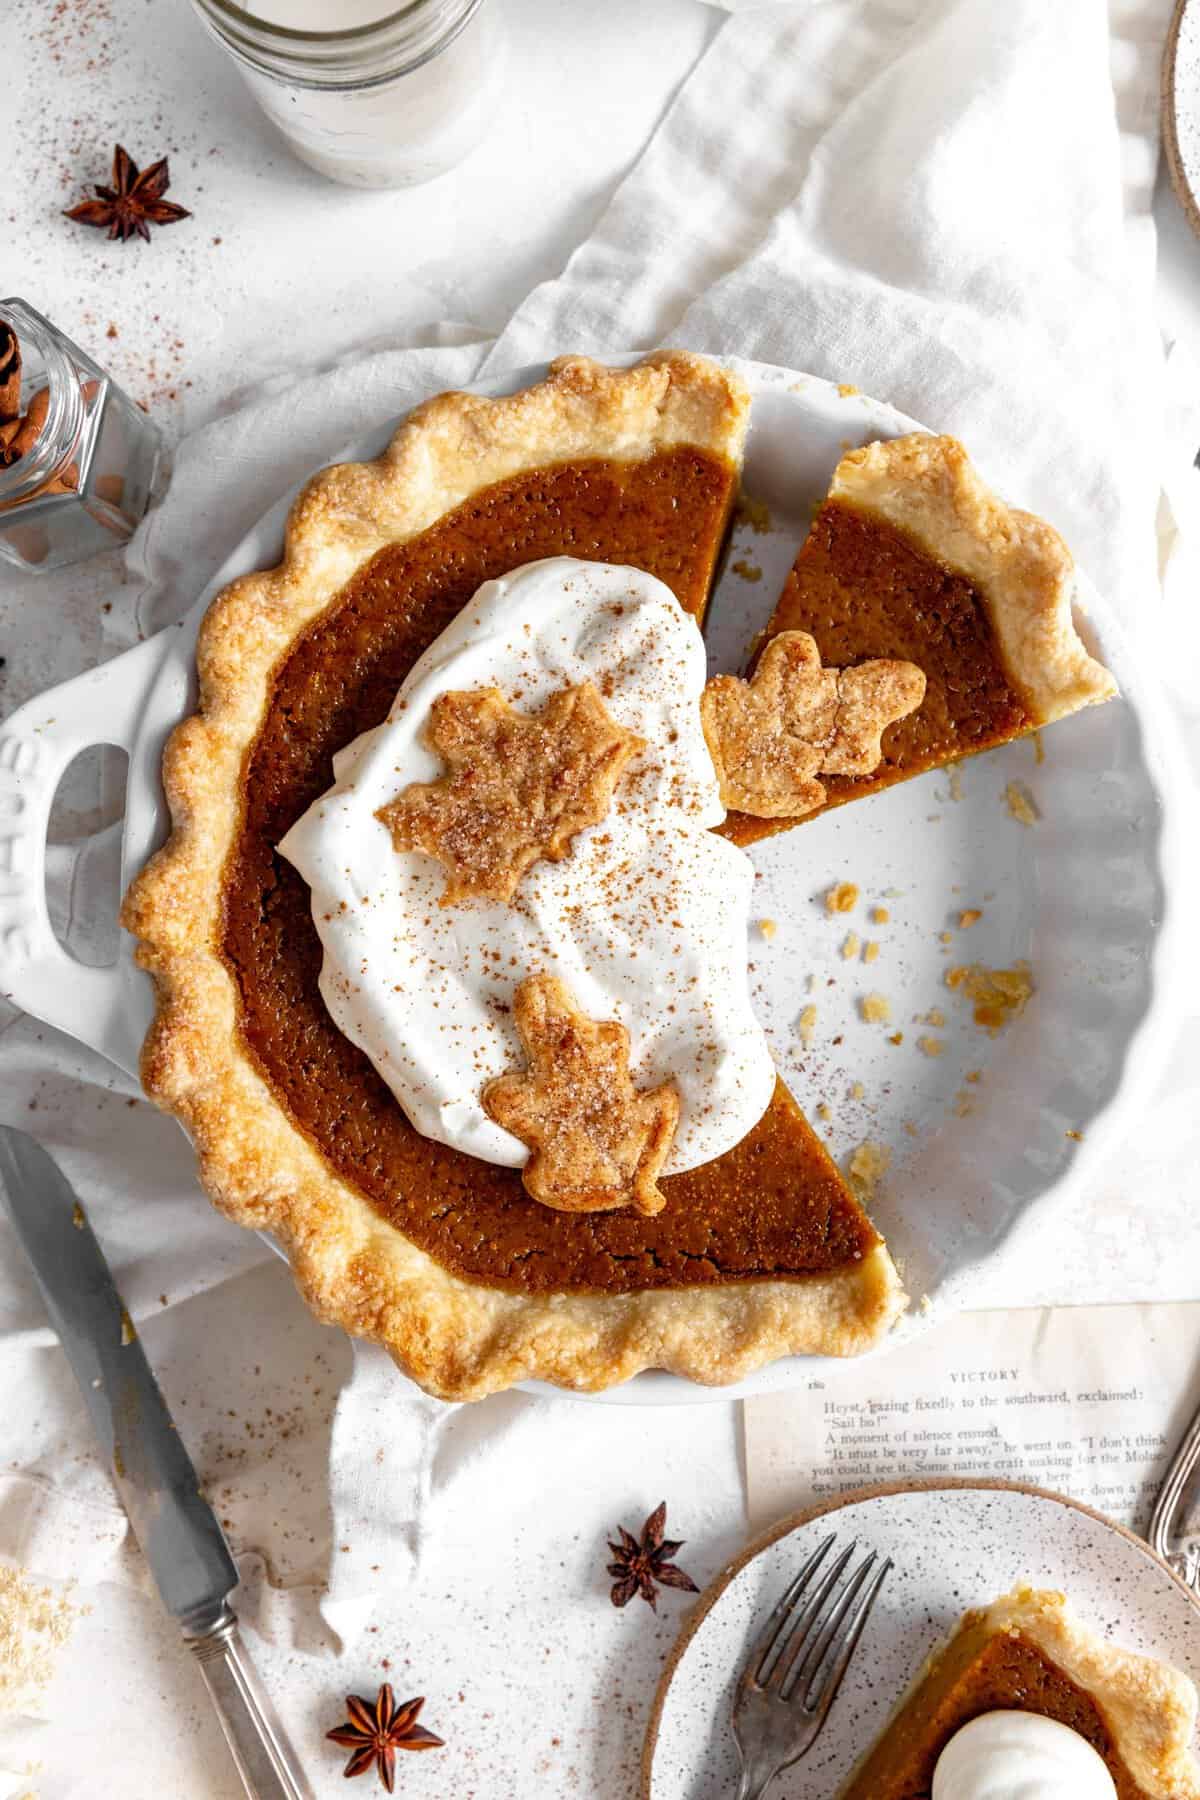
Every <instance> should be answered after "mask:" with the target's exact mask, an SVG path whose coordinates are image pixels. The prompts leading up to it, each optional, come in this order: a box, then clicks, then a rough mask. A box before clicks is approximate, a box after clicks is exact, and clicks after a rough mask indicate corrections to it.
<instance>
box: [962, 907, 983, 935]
mask: <svg viewBox="0 0 1200 1800" xmlns="http://www.w3.org/2000/svg"><path fill="white" fill-rule="evenodd" d="M982 917H983V908H982V907H981V906H968V907H967V908H966V909H965V911H963V912H960V913H959V915H958V928H959V930H960V931H970V929H971V927H972V925H978V923H979V921H980V919H982Z"/></svg>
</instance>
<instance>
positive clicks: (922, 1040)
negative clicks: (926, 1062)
mask: <svg viewBox="0 0 1200 1800" xmlns="http://www.w3.org/2000/svg"><path fill="white" fill-rule="evenodd" d="M945 1048H946V1045H945V1043H944V1041H943V1040H942V1039H941V1038H934V1037H919V1038H918V1039H917V1049H918V1050H919V1051H920V1052H921V1055H922V1056H940V1055H941V1054H942V1051H943V1050H944V1049H945Z"/></svg>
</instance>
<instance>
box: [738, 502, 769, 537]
mask: <svg viewBox="0 0 1200 1800" xmlns="http://www.w3.org/2000/svg"><path fill="white" fill-rule="evenodd" d="M737 516H738V523H739V524H740V525H748V526H749V527H750V529H751V531H754V532H757V533H758V535H759V536H760V537H762V536H764V535H765V534H766V533H767V532H768V531H770V529H771V509H770V507H769V506H768V505H767V503H766V501H765V500H754V499H752V498H751V496H750V495H749V494H739V495H738V503H737Z"/></svg>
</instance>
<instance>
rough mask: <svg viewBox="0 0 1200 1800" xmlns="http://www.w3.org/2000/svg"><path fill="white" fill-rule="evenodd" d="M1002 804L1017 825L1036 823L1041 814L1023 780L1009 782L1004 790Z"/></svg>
mask: <svg viewBox="0 0 1200 1800" xmlns="http://www.w3.org/2000/svg"><path fill="white" fill-rule="evenodd" d="M1004 804H1005V806H1007V808H1008V810H1009V812H1010V813H1011V814H1012V816H1013V818H1014V819H1016V821H1017V823H1018V824H1019V825H1036V824H1037V822H1038V820H1039V819H1040V818H1041V816H1042V815H1041V813H1040V812H1039V811H1038V807H1037V801H1036V800H1035V799H1034V797H1033V795H1032V794H1031V793H1030V791H1029V789H1028V788H1027V787H1026V786H1025V783H1024V782H1023V781H1010V782H1009V784H1008V786H1007V787H1006V788H1005V790H1004Z"/></svg>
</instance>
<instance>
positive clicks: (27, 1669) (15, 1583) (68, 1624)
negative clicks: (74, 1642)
mask: <svg viewBox="0 0 1200 1800" xmlns="http://www.w3.org/2000/svg"><path fill="white" fill-rule="evenodd" d="M81 1611H82V1608H80V1607H78V1606H75V1605H74V1604H73V1603H72V1602H71V1601H70V1600H69V1599H68V1598H67V1597H66V1596H65V1595H64V1594H62V1593H58V1592H56V1591H55V1590H54V1588H52V1587H48V1586H45V1585H44V1584H42V1583H39V1582H36V1581H34V1580H32V1579H31V1578H30V1575H29V1572H28V1571H27V1570H25V1569H21V1568H17V1567H16V1566H14V1565H13V1564H12V1563H0V1717H7V1716H8V1715H10V1714H14V1713H21V1714H24V1715H25V1716H26V1717H29V1718H44V1717H45V1696H46V1690H47V1689H48V1688H49V1686H50V1683H51V1681H52V1680H53V1677H54V1665H55V1660H56V1658H57V1654H58V1652H59V1651H60V1650H61V1649H62V1647H63V1645H64V1644H65V1643H66V1642H67V1640H68V1638H69V1637H70V1635H71V1633H72V1631H73V1630H74V1628H75V1621H76V1619H78V1617H79V1615H80V1612H81Z"/></svg>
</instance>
